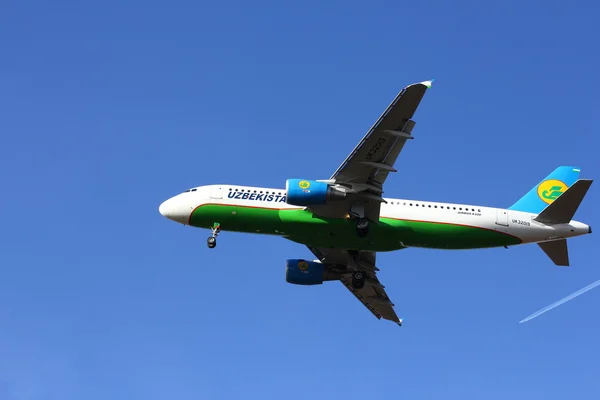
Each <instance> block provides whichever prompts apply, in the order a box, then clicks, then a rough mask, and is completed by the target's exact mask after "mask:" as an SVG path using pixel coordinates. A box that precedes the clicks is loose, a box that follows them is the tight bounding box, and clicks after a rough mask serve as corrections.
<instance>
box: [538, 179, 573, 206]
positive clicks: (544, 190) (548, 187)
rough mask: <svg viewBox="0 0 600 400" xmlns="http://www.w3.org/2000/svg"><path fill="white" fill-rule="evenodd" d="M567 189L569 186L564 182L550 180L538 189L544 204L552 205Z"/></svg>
mask: <svg viewBox="0 0 600 400" xmlns="http://www.w3.org/2000/svg"><path fill="white" fill-rule="evenodd" d="M567 189H568V187H567V185H565V184H564V183H563V182H561V181H559V180H556V179H549V180H547V181H544V182H542V183H540V185H539V186H538V189H537V194H538V196H539V198H540V199H542V201H543V202H545V203H548V204H550V203H552V202H553V201H554V200H556V199H557V198H558V196H560V195H561V194H563V193H564V192H565V190H567Z"/></svg>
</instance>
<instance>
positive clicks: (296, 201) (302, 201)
mask: <svg viewBox="0 0 600 400" xmlns="http://www.w3.org/2000/svg"><path fill="white" fill-rule="evenodd" d="M285 192H286V200H285V201H286V203H288V204H291V205H294V206H316V205H324V204H327V203H328V202H330V201H339V200H344V199H345V198H346V193H345V192H342V191H341V190H337V189H335V188H333V187H331V186H330V185H328V184H327V183H325V182H318V181H309V180H305V179H288V180H286V181H285Z"/></svg>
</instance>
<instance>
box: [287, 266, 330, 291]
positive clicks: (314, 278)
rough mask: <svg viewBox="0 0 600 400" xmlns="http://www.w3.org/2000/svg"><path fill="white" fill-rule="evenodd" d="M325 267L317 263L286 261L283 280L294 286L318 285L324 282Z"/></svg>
mask: <svg viewBox="0 0 600 400" xmlns="http://www.w3.org/2000/svg"><path fill="white" fill-rule="evenodd" d="M324 278H325V266H324V265H323V264H321V263H319V262H314V261H305V260H287V261H286V266H285V280H286V282H288V283H293V284H295V285H320V284H322V283H323V281H324V280H325V279H324Z"/></svg>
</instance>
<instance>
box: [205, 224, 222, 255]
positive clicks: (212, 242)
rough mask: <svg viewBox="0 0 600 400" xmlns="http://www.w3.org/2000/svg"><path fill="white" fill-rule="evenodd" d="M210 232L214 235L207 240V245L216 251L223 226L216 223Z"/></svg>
mask: <svg viewBox="0 0 600 400" xmlns="http://www.w3.org/2000/svg"><path fill="white" fill-rule="evenodd" d="M210 230H211V231H212V234H211V235H210V236H209V237H208V239H207V240H206V245H207V246H208V248H209V249H214V248H215V246H216V245H217V236H219V233H220V232H221V224H219V223H218V222H215V223H214V224H213V226H211V228H210Z"/></svg>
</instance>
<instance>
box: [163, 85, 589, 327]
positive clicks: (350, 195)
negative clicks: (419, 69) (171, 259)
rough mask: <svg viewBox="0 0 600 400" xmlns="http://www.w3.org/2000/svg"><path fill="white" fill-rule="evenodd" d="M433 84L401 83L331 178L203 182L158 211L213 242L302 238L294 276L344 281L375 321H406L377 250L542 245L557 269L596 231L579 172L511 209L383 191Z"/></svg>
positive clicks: (549, 181)
mask: <svg viewBox="0 0 600 400" xmlns="http://www.w3.org/2000/svg"><path fill="white" fill-rule="evenodd" d="M430 87H431V81H426V82H421V83H416V84H413V85H410V86H408V87H406V88H404V89H403V90H402V91H401V92H400V93H399V94H398V95H397V96H396V98H395V99H394V101H393V102H392V103H391V104H390V106H389V107H388V108H387V109H386V110H385V112H384V113H383V115H382V116H381V117H379V119H378V120H377V122H375V125H373V127H372V128H371V129H370V130H369V132H367V134H366V135H365V137H364V138H363V139H362V140H361V141H360V142H359V143H358V145H357V146H356V148H355V149H354V150H352V152H351V153H350V155H349V156H348V157H347V158H346V160H345V161H344V162H343V163H342V165H341V166H340V167H339V168H338V169H337V171H335V172H334V173H333V175H332V176H331V178H329V179H327V180H309V179H288V180H287V181H286V188H285V190H282V189H272V188H263V187H250V186H235V185H209V186H199V187H195V188H192V189H189V190H186V191H185V192H183V193H181V194H179V195H177V196H175V197H172V198H170V199H168V200H167V201H165V202H164V203H162V204H161V205H160V207H159V211H160V213H161V214H162V215H163V216H165V217H167V218H169V219H171V220H173V221H175V222H179V223H181V224H184V225H190V226H195V227H199V228H209V229H211V231H212V234H211V236H210V237H209V238H208V247H209V248H214V247H215V246H216V244H217V240H216V239H217V235H218V234H219V233H220V232H222V231H235V232H247V233H260V234H268V235H278V236H282V237H284V238H286V239H289V240H292V241H294V242H298V243H301V244H304V245H306V246H307V247H308V249H309V250H310V251H311V252H312V253H313V254H314V255H315V256H316V257H317V260H314V261H311V260H304V259H290V260H287V264H286V281H287V282H289V283H293V284H299V285H318V284H322V283H323V282H324V281H335V280H339V281H341V282H342V283H343V284H344V286H346V287H347V288H348V289H349V290H350V292H352V294H354V296H356V298H358V300H359V301H360V302H362V303H363V304H364V305H365V306H366V307H367V308H368V309H369V311H371V312H372V313H373V314H374V315H375V316H376V317H377V318H379V319H380V318H384V319H387V320H390V321H394V322H396V323H397V324H399V325H401V324H402V320H401V319H399V318H398V316H397V315H396V312H395V311H394V308H393V307H394V304H393V303H392V302H391V301H390V299H389V297H388V296H387V294H386V292H385V290H384V286H383V285H382V284H381V283H380V281H379V279H378V278H377V271H379V269H378V268H377V267H376V266H375V264H376V263H375V253H376V252H378V251H393V250H402V249H405V248H410V247H425V248H433V249H477V248H489V247H507V246H515V245H518V244H525V243H537V244H538V245H539V246H540V247H541V248H542V250H543V251H544V252H545V253H546V254H547V255H548V257H550V259H551V260H552V261H553V262H554V263H555V264H556V265H561V266H567V265H569V256H568V251H567V241H566V238H570V237H574V236H579V235H585V234H588V233H591V232H592V229H591V227H590V226H588V225H586V224H583V223H581V222H577V221H572V218H573V216H574V214H575V211H576V210H577V208H578V207H579V204H580V203H581V201H582V200H583V197H584V196H585V194H586V193H587V191H588V189H589V187H590V185H591V184H592V180H583V179H579V180H578V177H579V172H580V171H579V169H578V168H575V167H567V166H562V167H558V168H557V169H555V170H554V171H553V172H552V173H551V174H550V175H548V176H547V177H546V178H545V179H544V180H543V181H541V182H540V183H539V184H538V185H536V186H535V187H533V189H531V190H530V191H529V192H528V193H527V194H526V195H525V196H523V197H522V198H521V199H520V200H519V201H517V202H516V203H515V204H513V205H512V206H511V207H509V208H508V209H500V208H490V207H482V206H475V205H466V204H449V203H442V202H431V201H421V200H406V199H395V198H387V197H386V198H384V197H383V184H384V182H385V180H386V178H387V177H388V175H389V174H390V172H396V169H394V163H395V162H396V159H397V158H398V155H399V154H400V151H401V150H402V148H403V147H404V144H405V143H406V142H407V141H408V140H410V139H413V136H412V131H413V128H414V126H415V121H413V120H412V118H413V114H414V113H415V111H416V109H417V107H418V105H419V103H420V102H421V99H422V98H423V95H424V94H425V92H426V91H427V89H428V88H430ZM405 172H408V171H405Z"/></svg>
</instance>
